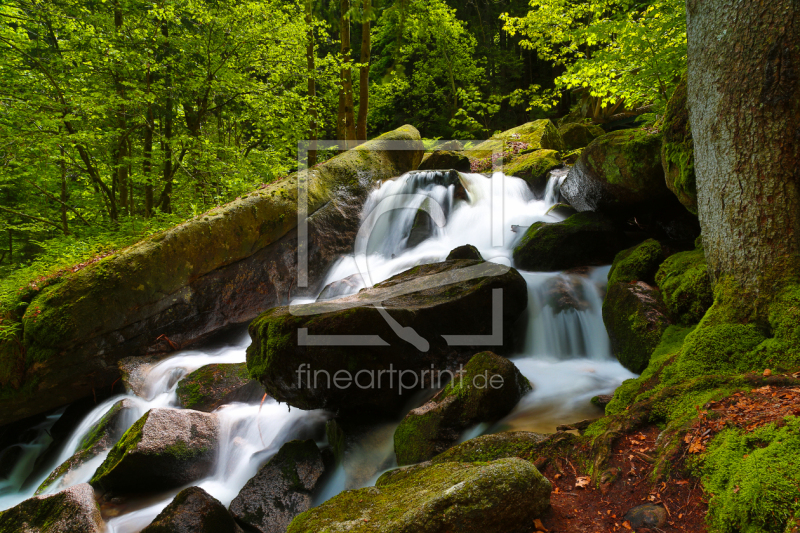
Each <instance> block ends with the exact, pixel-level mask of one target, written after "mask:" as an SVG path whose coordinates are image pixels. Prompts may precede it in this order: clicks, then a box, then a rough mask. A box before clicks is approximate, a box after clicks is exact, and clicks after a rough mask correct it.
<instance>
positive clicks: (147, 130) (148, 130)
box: [142, 65, 155, 218]
mask: <svg viewBox="0 0 800 533" xmlns="http://www.w3.org/2000/svg"><path fill="white" fill-rule="evenodd" d="M145 83H146V85H147V92H148V94H149V93H150V67H149V65H148V67H147V74H146V77H145ZM145 121H146V124H145V126H144V146H143V149H142V155H143V159H142V174H144V217H145V218H150V217H151V216H153V175H152V172H153V128H154V127H155V123H154V118H153V104H152V103H150V102H149V101H148V102H147V116H146V118H145Z"/></svg>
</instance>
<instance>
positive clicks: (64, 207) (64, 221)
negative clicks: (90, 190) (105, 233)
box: [59, 148, 69, 235]
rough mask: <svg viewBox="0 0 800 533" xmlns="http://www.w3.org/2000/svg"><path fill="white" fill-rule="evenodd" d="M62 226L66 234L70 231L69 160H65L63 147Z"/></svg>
mask: <svg viewBox="0 0 800 533" xmlns="http://www.w3.org/2000/svg"><path fill="white" fill-rule="evenodd" d="M59 163H60V166H61V226H62V228H63V229H64V235H66V234H67V233H69V226H67V162H66V161H65V160H64V149H63V148H62V149H61V161H60V162H59Z"/></svg>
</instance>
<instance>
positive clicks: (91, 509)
mask: <svg viewBox="0 0 800 533" xmlns="http://www.w3.org/2000/svg"><path fill="white" fill-rule="evenodd" d="M105 530H106V527H105V523H104V522H103V519H102V517H101V516H100V508H99V507H98V506H97V502H96V500H95V496H94V490H93V489H92V487H91V486H89V485H88V484H87V483H81V484H80V485H75V486H72V487H70V488H68V489H66V490H64V491H61V492H59V493H58V494H53V495H52V496H34V497H33V498H31V499H29V500H25V501H24V502H22V503H21V504H19V505H17V506H16V507H12V508H11V509H9V510H7V511H3V512H2V513H0V533H76V532H80V533H101V532H103V531H105Z"/></svg>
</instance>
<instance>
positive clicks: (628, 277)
mask: <svg viewBox="0 0 800 533" xmlns="http://www.w3.org/2000/svg"><path fill="white" fill-rule="evenodd" d="M663 261H664V250H663V248H662V246H661V243H660V242H658V241H657V240H655V239H647V240H646V241H644V242H642V243H639V244H637V245H636V246H634V247H632V248H628V249H627V250H622V251H621V252H620V253H618V254H617V256H616V257H615V258H614V262H613V263H612V264H611V270H609V271H608V283H609V284H610V285H613V284H614V283H618V282H627V283H630V282H632V281H644V282H646V283H648V284H650V285H654V284H655V279H656V271H657V270H658V267H659V265H661V263H662V262H663Z"/></svg>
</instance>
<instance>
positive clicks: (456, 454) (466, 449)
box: [431, 431, 550, 464]
mask: <svg viewBox="0 0 800 533" xmlns="http://www.w3.org/2000/svg"><path fill="white" fill-rule="evenodd" d="M549 438H550V436H548V435H544V434H541V433H533V432H531V431H503V432H501V433H492V434H491V435H481V436H480V437H475V438H474V439H470V440H468V441H465V442H462V443H461V444H458V445H456V446H453V447H452V448H450V449H448V450H447V451H445V452H443V453H440V454H439V455H437V456H436V457H434V458H433V459H431V463H432V464H439V463H452V462H456V463H485V462H488V461H496V460H498V459H506V458H510V457H519V458H520V459H525V460H526V461H533V460H535V459H536V458H537V457H539V454H540V452H541V450H542V449H543V447H544V446H543V443H544V442H545V441H546V440H547V439H549Z"/></svg>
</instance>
